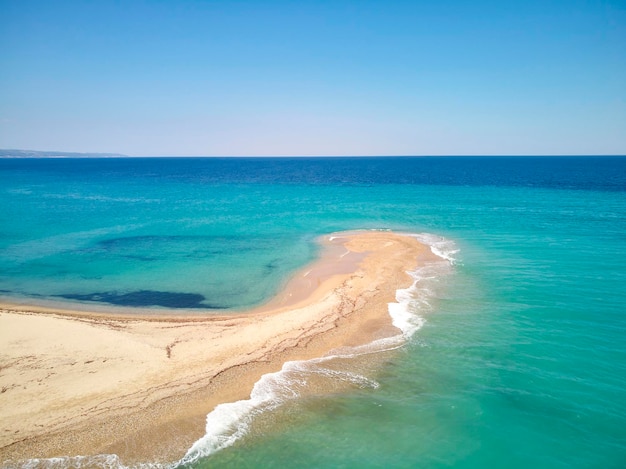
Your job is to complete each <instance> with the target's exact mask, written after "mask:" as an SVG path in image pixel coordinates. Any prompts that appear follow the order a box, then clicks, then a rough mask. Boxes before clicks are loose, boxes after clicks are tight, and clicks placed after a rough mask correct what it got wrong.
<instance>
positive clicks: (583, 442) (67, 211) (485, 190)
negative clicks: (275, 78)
mask: <svg viewBox="0 0 626 469" xmlns="http://www.w3.org/2000/svg"><path fill="white" fill-rule="evenodd" d="M0 177H2V180H3V186H2V188H1V189H0V290H2V294H3V297H2V299H3V300H8V299H10V300H13V301H15V300H19V301H24V302H32V303H37V302H44V303H45V302H50V301H54V302H57V301H59V302H63V303H64V304H67V303H69V304H73V305H75V306H77V307H78V306H84V304H87V305H89V306H91V307H94V308H98V307H103V308H111V307H121V308H124V309H125V310H126V311H128V312H129V314H132V313H133V311H135V309H134V308H137V307H139V308H141V309H142V310H143V308H150V309H151V310H158V309H159V308H165V307H169V308H181V311H185V312H189V311H191V312H196V313H202V312H204V313H206V312H208V313H210V312H211V311H219V312H224V310H225V309H226V311H228V310H229V309H239V308H244V307H249V306H251V305H254V304H258V303H259V302H262V301H264V299H266V298H268V297H269V296H271V295H272V294H273V293H275V292H276V291H277V290H278V289H279V288H280V285H281V283H282V282H283V281H284V280H285V279H286V278H287V276H288V275H289V274H290V273H291V272H293V270H294V269H296V268H298V267H299V266H302V265H303V264H304V263H306V262H308V261H309V260H311V259H312V258H314V256H315V255H316V252H317V247H316V245H315V239H316V237H318V236H319V235H322V234H326V233H332V232H336V231H341V230H351V229H393V230H398V231H402V232H407V233H431V234H434V235H437V236H442V237H444V238H445V239H446V240H449V241H450V242H451V243H454V247H455V249H458V250H459V251H458V252H457V253H455V254H454V258H455V259H456V262H455V263H454V265H452V266H451V270H450V272H446V273H445V275H444V274H441V275H439V276H437V278H435V279H430V280H429V282H430V283H428V284H427V286H429V288H430V289H431V291H430V294H429V296H428V298H427V300H428V308H424V309H422V310H420V311H419V316H420V317H421V318H423V319H425V322H424V324H423V326H422V327H421V328H420V329H419V330H417V332H415V334H413V336H412V337H411V338H410V340H409V342H408V343H407V344H406V345H404V346H403V347H402V348H400V349H398V350H396V351H395V352H385V353H383V354H382V355H381V357H382V358H380V359H381V360H382V361H383V366H382V367H381V371H380V372H378V373H376V372H371V371H368V372H363V376H364V377H365V378H364V380H362V381H358V380H356V381H355V382H354V383H352V385H350V386H349V388H348V389H344V388H343V387H338V389H337V390H336V392H333V393H331V394H316V393H314V392H313V393H311V392H309V393H302V395H301V396H300V398H297V399H291V400H287V401H286V402H284V403H283V404H282V405H280V406H277V407H275V408H272V409H271V410H267V411H265V412H262V413H259V415H257V416H255V417H254V418H252V419H251V421H250V423H249V425H250V426H249V428H247V431H246V432H244V433H245V434H243V435H242V436H241V437H240V438H238V439H235V441H234V442H233V443H232V444H231V445H230V446H227V447H225V448H224V449H221V450H220V451H216V452H214V453H213V454H211V455H210V456H208V457H205V458H202V459H200V460H199V461H196V462H195V463H193V464H192V465H193V466H194V467H211V468H213V467H216V468H217V467H219V468H222V467H255V468H256V467H347V468H352V467H354V468H360V467H427V468H428V467H433V468H435V467H436V468H439V467H467V468H475V467H476V468H478V467H480V468H483V467H512V468H516V467H520V468H522V467H523V468H526V467H529V466H533V467H546V468H559V467H563V468H565V467H568V468H571V467H575V468H591V467H601V468H618V467H624V466H625V464H626V339H625V337H626V317H625V315H626V267H625V265H626V263H625V262H624V260H625V259H624V258H625V256H624V254H625V253H626V159H624V158H614V159H597V160H593V159H584V158H583V159H579V158H575V159H561V160H559V159H554V158H552V159H528V160H524V159H509V160H493V159H483V158H468V159H465V160H460V159H444V160H440V161H437V160H436V159H425V160H420V159H411V160H402V159H391V160H384V159H358V160H350V161H347V160H345V159H338V160H324V161H323V162H319V161H313V160H302V161H294V160H284V161H283V160H278V159H264V160H259V161H250V160H241V161H237V162H229V161H224V160H215V161H211V160H200V161H192V160H152V159H151V160H142V161H137V160H130V161H126V160H54V161H50V160H48V161H22V160H20V161H18V160H15V161H8V160H2V161H0ZM359 360H361V362H362V361H364V359H363V358H361V359H357V360H356V361H352V362H350V361H349V360H348V361H347V364H343V365H341V366H342V367H343V368H342V370H343V371H345V370H352V372H354V373H356V374H357V375H358V376H361V374H360V371H359V370H360V368H359V367H360V366H361V365H362V363H361V362H360V361H359ZM338 366H339V365H338ZM355 370H356V371H355ZM357 372H358V373H357ZM68 456H71V455H68Z"/></svg>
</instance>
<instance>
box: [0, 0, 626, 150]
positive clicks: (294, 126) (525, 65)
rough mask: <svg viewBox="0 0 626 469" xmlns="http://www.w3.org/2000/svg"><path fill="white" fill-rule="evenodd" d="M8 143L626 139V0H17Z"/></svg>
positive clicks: (434, 144) (468, 145)
mask: <svg viewBox="0 0 626 469" xmlns="http://www.w3.org/2000/svg"><path fill="white" fill-rule="evenodd" d="M0 148H21V149H31V150H62V151H77V152H115V153H124V154H129V155H136V156H144V155H155V156H156V155H172V156H176V155H188V156H196V155H221V156H230V155H278V156H282V155H443V154H455V155H458V154H478V155H481V154H484V155H497V154H515V155H525V154H626V2H625V1H624V0H606V1H599V0H562V1H551V0H542V1H539V0H526V1H502V0H500V1H490V0H474V1H452V0H450V1H448V0H441V1H432V0H429V1H422V0H414V1H400V0H387V1H382V0H380V1H367V0H361V1H342V0H336V1H307V0H303V1H263V0H258V1H237V0H233V1H200V0H196V1H192V0H179V1H164V0H162V1H147V0H144V1H133V0H129V1H101V2H94V1H63V0H58V1H54V2H52V1H34V0H33V1H31V0H0Z"/></svg>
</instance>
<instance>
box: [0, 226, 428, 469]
mask: <svg viewBox="0 0 626 469" xmlns="http://www.w3.org/2000/svg"><path fill="white" fill-rule="evenodd" d="M321 243H322V245H323V249H322V254H321V258H320V259H319V260H318V261H316V262H314V263H313V264H312V265H310V266H307V267H305V268H304V269H303V270H302V271H300V272H298V273H296V274H295V275H294V276H293V278H292V279H291V280H290V281H289V282H287V284H286V285H285V288H284V289H283V290H282V291H281V292H280V293H279V294H278V295H276V297H275V298H274V299H272V300H271V301H269V302H268V304H266V305H263V306H261V307H259V308H256V309H254V310H252V311H249V312H243V313H239V314H234V313H233V314H228V315H202V316H197V315H196V316H185V317H180V316H172V315H164V316H146V317H135V316H133V317H129V316H119V315H103V314H90V313H88V312H84V313H80V312H67V311H53V310H49V309H48V310H45V309H43V308H38V309H37V308H24V307H9V306H8V305H7V306H6V307H2V308H1V309H0V391H1V392H0V422H2V423H1V424H0V463H2V462H3V461H7V460H13V461H15V460H19V459H24V458H42V457H56V456H73V455H78V454H81V455H93V454H106V453H113V454H118V455H119V456H120V458H121V459H122V461H124V462H133V461H135V462H136V461H155V460H159V461H173V460H176V459H178V458H180V457H181V456H182V455H183V454H184V452H185V451H186V449H188V448H189V446H190V445H191V444H192V443H193V442H194V441H195V440H196V439H198V438H200V437H201V436H202V435H203V434H204V419H205V416H206V414H207V413H208V412H210V411H211V410H212V409H213V408H214V407H215V405H217V404H219V403H222V402H232V401H235V400H239V399H245V398H247V397H248V395H249V393H250V390H251V389H252V386H253V384H254V383H255V382H256V381H257V380H258V379H259V378H260V377H261V376H262V375H263V374H265V373H268V372H273V371H277V370H279V369H280V368H281V366H282V364H283V363H284V362H286V361H288V360H301V359H309V358H314V357H320V356H323V355H325V354H327V353H328V352H329V351H331V350H333V349H336V348H338V347H341V346H347V345H348V346H349V345H360V344H364V343H368V342H370V341H372V340H373V339H375V338H379V337H382V336H389V335H394V334H397V332H398V331H397V330H395V328H393V326H392V325H391V320H390V317H389V315H388V310H387V303H389V302H392V301H394V300H395V291H396V290H397V289H398V288H404V287H406V286H408V285H409V284H410V283H411V279H410V277H409V276H408V275H407V274H406V272H407V271H409V270H413V269H415V268H416V267H417V265H418V264H419V263H420V262H424V261H426V260H429V259H432V258H434V255H433V254H432V253H431V252H430V249H429V248H428V247H427V246H425V245H423V244H421V243H419V242H418V241H417V240H416V239H415V238H413V237H410V236H405V235H400V234H396V233H392V232H387V231H369V232H356V233H338V234H335V235H334V236H330V237H329V236H326V237H324V238H323V240H321ZM164 441H165V442H166V444H164ZM157 443H158V444H157Z"/></svg>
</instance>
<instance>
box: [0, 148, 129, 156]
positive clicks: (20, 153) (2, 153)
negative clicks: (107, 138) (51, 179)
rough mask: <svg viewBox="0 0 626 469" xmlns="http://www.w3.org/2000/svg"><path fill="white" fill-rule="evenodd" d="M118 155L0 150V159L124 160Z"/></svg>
mask: <svg viewBox="0 0 626 469" xmlns="http://www.w3.org/2000/svg"><path fill="white" fill-rule="evenodd" d="M127 156H128V155H122V154H119V153H77V152H69V151H36V150H13V149H9V150H0V158H125V157H127Z"/></svg>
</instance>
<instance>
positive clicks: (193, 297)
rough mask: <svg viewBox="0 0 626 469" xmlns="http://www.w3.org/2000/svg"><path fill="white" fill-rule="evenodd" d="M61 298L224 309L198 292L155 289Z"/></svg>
mask: <svg viewBox="0 0 626 469" xmlns="http://www.w3.org/2000/svg"><path fill="white" fill-rule="evenodd" d="M59 296H60V297H61V298H67V299H69V300H78V301H95V302H98V303H109V304H112V305H117V306H163V307H165V308H186V309H189V308H194V309H195V308H203V309H224V307H223V306H218V305H211V304H206V303H204V300H205V299H206V298H205V297H204V296H203V295H200V294H199V293H177V292H167V291H155V290H137V291H133V292H130V293H118V292H102V293H88V294H85V295H81V294H71V293H68V294H65V295H59Z"/></svg>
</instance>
